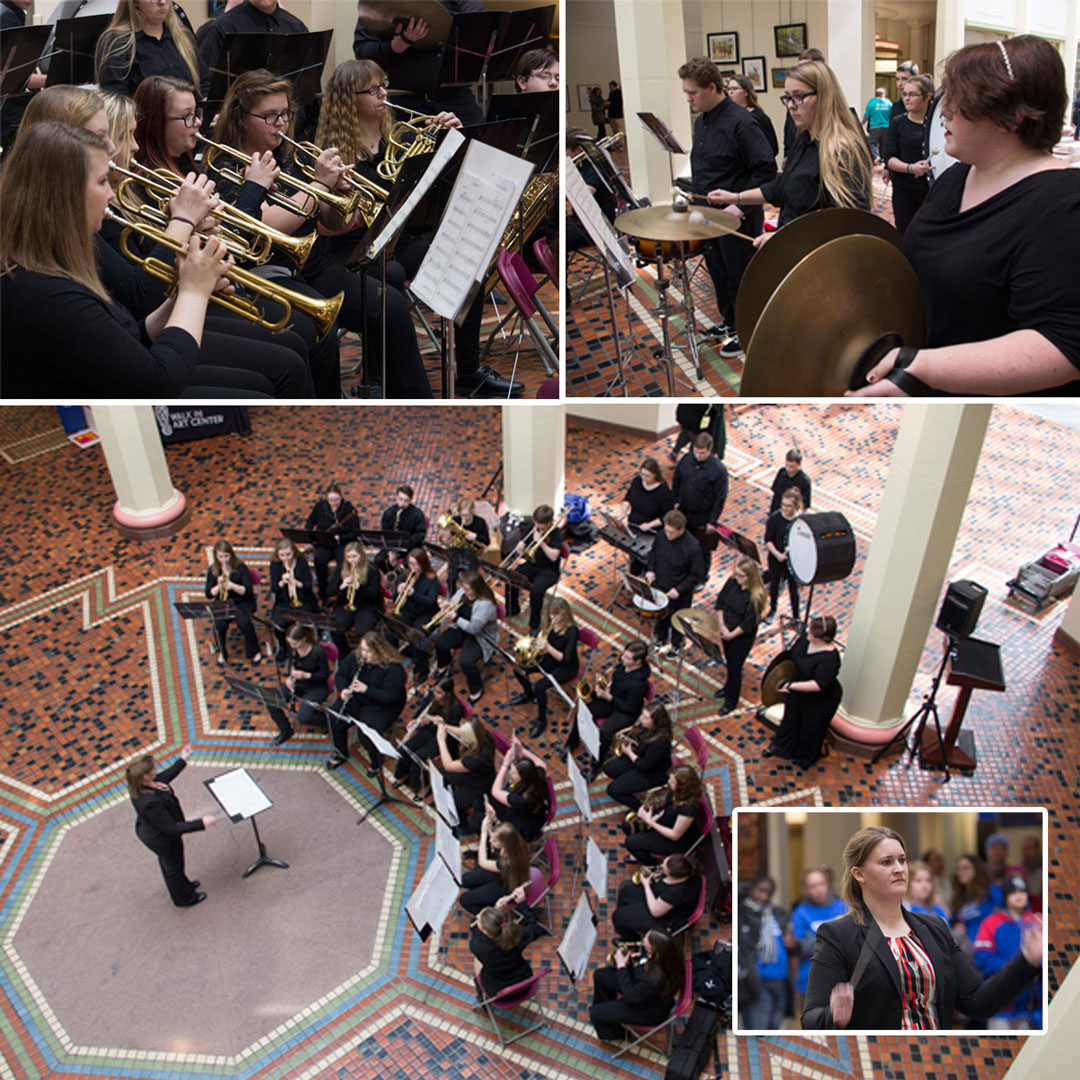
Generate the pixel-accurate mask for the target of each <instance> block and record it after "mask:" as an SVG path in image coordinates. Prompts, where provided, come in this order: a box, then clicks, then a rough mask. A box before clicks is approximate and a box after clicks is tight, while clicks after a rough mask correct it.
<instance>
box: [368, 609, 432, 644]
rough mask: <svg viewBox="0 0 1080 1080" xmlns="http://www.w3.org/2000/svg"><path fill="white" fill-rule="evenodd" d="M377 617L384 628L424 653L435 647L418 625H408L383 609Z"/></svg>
mask: <svg viewBox="0 0 1080 1080" xmlns="http://www.w3.org/2000/svg"><path fill="white" fill-rule="evenodd" d="M433 617H434V616H433ZM379 618H380V619H381V620H382V621H383V622H384V623H385V624H386V628H387V629H388V630H389V631H390V632H391V633H392V634H396V635H397V636H398V637H399V638H404V639H405V640H406V641H407V642H408V643H409V644H410V645H414V646H416V647H418V648H420V649H422V650H423V651H424V652H426V653H430V652H432V650H433V649H434V648H435V646H434V645H433V644H432V643H431V641H430V639H429V638H428V637H427V635H426V634H425V633H424V631H423V630H421V629H419V628H418V627H415V626H410V625H409V624H408V623H407V622H402V621H401V620H400V619H396V618H394V616H393V615H389V614H387V613H386V612H385V611H380V612H379Z"/></svg>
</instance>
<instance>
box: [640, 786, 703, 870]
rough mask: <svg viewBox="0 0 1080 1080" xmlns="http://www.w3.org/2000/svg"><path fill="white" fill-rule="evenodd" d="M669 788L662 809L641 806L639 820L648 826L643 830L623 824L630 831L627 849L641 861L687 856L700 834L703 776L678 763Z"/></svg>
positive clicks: (651, 861) (650, 861)
mask: <svg viewBox="0 0 1080 1080" xmlns="http://www.w3.org/2000/svg"><path fill="white" fill-rule="evenodd" d="M667 789H668V790H667V793H666V795H665V797H664V802H663V804H662V805H661V806H660V808H659V809H657V810H650V809H649V807H647V806H639V807H638V811H637V816H638V821H639V822H640V823H641V824H643V825H644V826H645V830H644V831H643V832H634V831H633V826H632V825H631V823H630V822H625V821H624V822H623V824H622V829H623V832H625V833H626V834H627V835H626V840H625V841H624V844H625V846H626V850H627V851H628V852H629V853H630V855H631V857H632V858H634V859H637V861H638V862H640V863H655V862H659V860H660V859H662V858H663V857H664V856H665V855H675V854H682V855H685V854H686V852H687V851H689V850H690V848H691V847H692V846H693V845H694V843H695V842H696V841H697V839H698V837H700V836H701V829H700V828H699V827H698V812H699V811H700V810H701V794H702V786H701V778H700V777H699V776H698V774H697V773H696V772H695V771H694V770H693V769H692V768H691V767H690V766H689V765H679V766H678V767H677V768H674V769H672V770H671V773H670V775H669V776H668V778H667Z"/></svg>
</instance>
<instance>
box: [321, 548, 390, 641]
mask: <svg viewBox="0 0 1080 1080" xmlns="http://www.w3.org/2000/svg"><path fill="white" fill-rule="evenodd" d="M327 601H328V603H329V605H330V614H331V616H332V618H333V620H334V629H333V630H331V631H330V637H331V638H332V639H333V642H334V644H335V645H336V646H337V650H338V656H344V655H345V654H346V653H347V652H348V651H349V640H348V637H347V634H348V632H349V631H350V630H354V631H355V632H356V634H357V636H358V637H363V636H364V635H365V634H366V633H367V632H368V631H369V630H374V629H375V627H376V625H378V622H379V612H381V611H382V609H383V596H382V585H381V584H380V582H379V571H378V570H377V569H376V567H375V564H374V563H373V562H369V561H368V557H367V552H366V551H364V547H363V545H362V544H361V543H359V542H358V541H356V540H353V541H351V542H350V543H348V544H346V545H345V557H344V564H343V565H342V567H341V568H340V569H339V570H335V571H334V574H333V576H332V577H331V578H330V588H329V591H328V595H327Z"/></svg>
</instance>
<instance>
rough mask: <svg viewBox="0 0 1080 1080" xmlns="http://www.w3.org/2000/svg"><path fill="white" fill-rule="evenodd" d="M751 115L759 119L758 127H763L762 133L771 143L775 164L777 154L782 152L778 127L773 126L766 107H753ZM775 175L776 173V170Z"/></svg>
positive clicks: (770, 147)
mask: <svg viewBox="0 0 1080 1080" xmlns="http://www.w3.org/2000/svg"><path fill="white" fill-rule="evenodd" d="M750 115H751V116H752V117H753V118H754V119H755V120H756V121H757V125H758V127H759V128H761V134H762V135H764V136H765V141H766V142H767V143H768V144H769V149H770V150H771V151H772V154H773V161H774V164H775V159H776V155H777V154H779V153H780V144H779V143H778V142H777V141H776V128H774V127H773V122H772V121H771V120H770V119H769V114H768V113H767V112H765V110H764V109H751V110H750ZM773 175H774V176H775V175H776V172H775V170H774V172H773Z"/></svg>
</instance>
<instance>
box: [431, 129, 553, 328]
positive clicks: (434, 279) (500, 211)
mask: <svg viewBox="0 0 1080 1080" xmlns="http://www.w3.org/2000/svg"><path fill="white" fill-rule="evenodd" d="M532 171H533V166H532V165H531V164H530V163H529V162H528V161H523V160H521V159H520V158H516V157H513V156H512V155H510V154H506V153H504V152H503V151H502V150H496V149H495V148H494V147H491V146H486V145H485V144H484V143H482V142H478V141H477V140H476V139H474V140H473V141H472V142H470V143H469V148H468V150H466V152H465V160H464V162H463V163H462V166H461V171H460V172H459V173H458V177H457V180H456V181H455V183H454V190H453V192H452V193H451V195H450V201H449V203H448V204H447V207H446V211H445V213H444V214H443V218H442V221H441V222H440V223H439V229H438V232H436V234H435V239H434V240H433V241H432V243H431V247H430V248H428V252H427V254H426V255H425V256H424V261H423V263H421V265H420V269H419V270H418V271H417V274H416V276H415V277H414V278H413V280H412V284H411V286H410V287H411V290H412V292H413V294H414V295H415V296H417V297H418V298H419V299H420V300H422V301H423V302H424V303H425V304H427V305H428V307H430V308H431V309H432V310H433V311H434V312H435V313H436V314H438V315H442V316H443V318H446V319H456V318H457V316H458V315H459V314H460V313H461V312H462V311H463V310H464V308H465V305H466V304H467V303H468V302H469V301H470V299H471V295H472V292H473V286H474V285H475V283H476V282H478V281H482V280H483V278H484V276H485V275H486V274H487V272H488V269H489V268H490V266H491V261H492V259H494V258H495V252H496V250H497V249H498V246H499V243H500V241H501V240H502V238H503V234H504V233H505V232H506V226H507V225H508V224H509V222H510V216H511V214H513V213H514V211H515V208H516V206H517V202H518V200H519V199H520V198H521V194H522V192H523V191H524V190H525V185H526V183H527V182H528V180H529V177H530V176H531V175H532Z"/></svg>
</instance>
